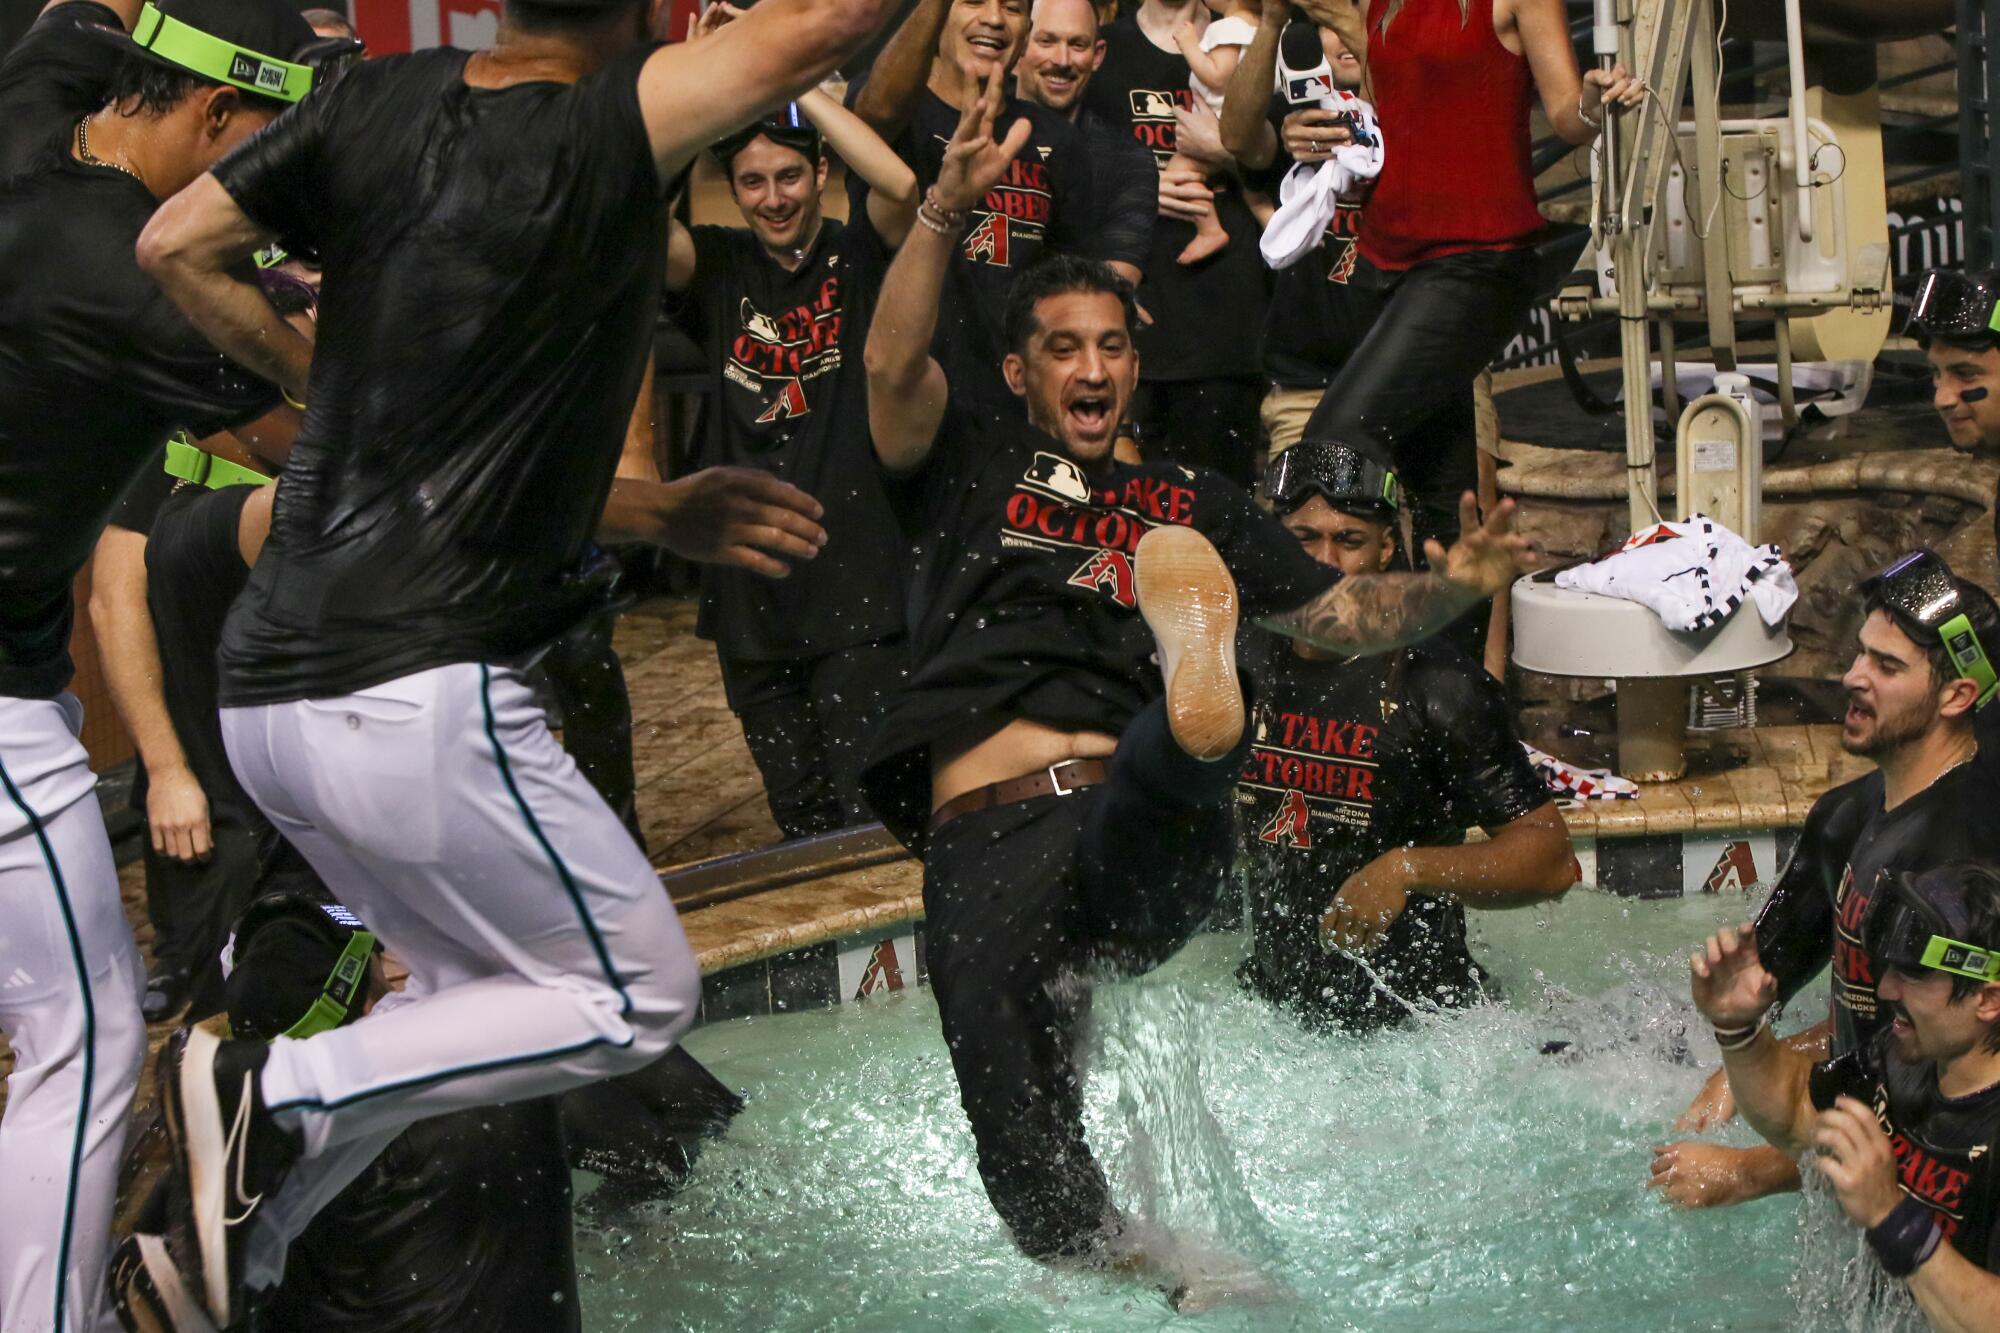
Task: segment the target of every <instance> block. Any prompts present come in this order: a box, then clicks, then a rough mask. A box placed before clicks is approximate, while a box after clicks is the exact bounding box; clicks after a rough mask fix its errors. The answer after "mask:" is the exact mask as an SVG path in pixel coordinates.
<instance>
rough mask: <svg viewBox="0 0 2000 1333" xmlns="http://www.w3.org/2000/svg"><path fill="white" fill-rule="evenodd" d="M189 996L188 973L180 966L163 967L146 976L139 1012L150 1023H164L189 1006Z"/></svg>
mask: <svg viewBox="0 0 2000 1333" xmlns="http://www.w3.org/2000/svg"><path fill="white" fill-rule="evenodd" d="M187 998H188V974H187V973H186V972H183V971H181V970H180V969H179V968H162V969H161V970H160V971H158V972H155V973H154V974H153V975H152V976H150V977H147V978H146V993H145V995H144V996H142V997H141V998H140V1000H139V1014H140V1016H141V1017H143V1018H144V1019H145V1020H146V1021H147V1022H148V1023H164V1022H166V1021H167V1020H168V1019H169V1018H172V1017H173V1016H174V1015H175V1014H177V1013H179V1012H180V1011H181V1010H182V1009H183V1008H185V1007H186V1006H187Z"/></svg>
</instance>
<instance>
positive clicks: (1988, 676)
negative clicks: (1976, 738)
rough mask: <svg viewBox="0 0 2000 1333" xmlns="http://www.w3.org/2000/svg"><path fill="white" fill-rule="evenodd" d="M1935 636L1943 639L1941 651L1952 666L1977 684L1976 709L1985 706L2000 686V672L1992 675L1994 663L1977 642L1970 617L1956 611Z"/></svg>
mask: <svg viewBox="0 0 2000 1333" xmlns="http://www.w3.org/2000/svg"><path fill="white" fill-rule="evenodd" d="M1937 632H1938V638H1940V639H1941V640H1943V641H1944V650H1945V652H1946V653H1947V654H1948V655H1949V656H1950V657H1951V661H1952V665H1953V666H1956V667H1957V668H1958V672H1959V674H1960V675H1962V676H1964V677H1966V678H1967V679H1968V680H1970V681H1972V682H1973V683H1974V684H1975V685H1977V686H1979V701H1978V702H1977V703H1976V704H1974V705H1973V707H1975V708H1984V707H1986V705H1987V704H1988V703H1989V702H1990V701H1991V700H1992V698H1993V692H1994V690H1995V689H1996V688H2000V675H1995V674H1994V671H1993V663H1992V662H1991V661H1990V660H1989V659H1988V658H1987V656H1986V649H1985V647H1984V646H1982V645H1981V644H1980V642H1979V635H1978V634H1976V633H1974V632H1973V629H1972V618H1971V617H1970V616H1967V615H1964V614H1962V613H1961V614H1959V615H1956V616H1953V617H1952V618H1951V619H1950V620H1947V621H1945V622H1944V624H1942V625H1939V626H1938V629H1937Z"/></svg>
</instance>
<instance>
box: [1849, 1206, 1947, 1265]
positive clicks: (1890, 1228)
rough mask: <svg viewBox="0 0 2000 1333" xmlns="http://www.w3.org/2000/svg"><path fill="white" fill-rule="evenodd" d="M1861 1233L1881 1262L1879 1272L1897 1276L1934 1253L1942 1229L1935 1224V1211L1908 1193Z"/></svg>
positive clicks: (1942, 1236) (1942, 1231)
mask: <svg viewBox="0 0 2000 1333" xmlns="http://www.w3.org/2000/svg"><path fill="white" fill-rule="evenodd" d="M1864 1234H1866V1235H1867V1237H1868V1244H1869V1247H1870V1248H1871V1249H1873V1250H1874V1251H1875V1257H1876V1258H1877V1259H1879V1260H1881V1262H1882V1271H1884V1272H1885V1273H1887V1274H1888V1275H1889V1276H1890V1277H1898V1278H1901V1277H1908V1276H1909V1275H1910V1274H1912V1273H1914V1272H1916V1271H1917V1268H1918V1267H1919V1266H1920V1265H1921V1264H1922V1263H1923V1262H1924V1260H1926V1259H1928V1258H1930V1257H1931V1256H1932V1255H1933V1254H1936V1253H1937V1247H1938V1245H1939V1244H1940V1243H1942V1242H1943V1240H1944V1228H1943V1227H1941V1226H1939V1225H1938V1219H1937V1214H1936V1213H1934V1212H1932V1211H1931V1210H1930V1209H1928V1208H1926V1207H1924V1206H1923V1205H1922V1204H1921V1203H1918V1202H1917V1200H1916V1197H1915V1196H1914V1195H1909V1194H1905V1195H1904V1196H1903V1198H1902V1201H1901V1202H1900V1203H1898V1204H1897V1205H1896V1206H1895V1207H1894V1208H1891V1209H1890V1210H1889V1215H1888V1216H1887V1217H1885V1218H1883V1219H1882V1220H1881V1221H1880V1222H1878V1223H1876V1224H1875V1225H1874V1226H1872V1227H1869V1228H1868V1230H1867V1232H1866V1233H1864Z"/></svg>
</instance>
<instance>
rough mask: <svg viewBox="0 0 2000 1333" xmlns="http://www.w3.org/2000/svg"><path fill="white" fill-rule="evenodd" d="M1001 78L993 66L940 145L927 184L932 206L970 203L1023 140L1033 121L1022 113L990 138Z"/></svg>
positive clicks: (955, 208)
mask: <svg viewBox="0 0 2000 1333" xmlns="http://www.w3.org/2000/svg"><path fill="white" fill-rule="evenodd" d="M1004 78H1005V76H1004V75H1003V74H1002V72H1001V71H1000V70H998V69H995V70H994V71H992V73H990V74H988V75H987V76H986V84H985V87H984V88H983V89H981V91H980V94H979V96H977V97H975V98H973V99H972V100H971V101H969V102H967V103H966V104H965V110H964V111H963V112H962V113H960V115H959V117H958V129H957V131H956V132H955V133H953V135H952V136H951V142H950V143H948V144H946V145H945V149H944V165H943V166H942V167H940V168H939V169H938V178H937V184H936V185H933V186H932V187H931V189H932V191H933V194H932V198H933V200H934V202H935V205H936V207H938V208H942V209H945V210H946V211H948V212H953V213H963V212H965V211H966V210H967V209H969V208H972V207H973V206H974V205H976V204H977V203H978V202H979V201H980V200H982V199H984V198H985V197H986V192H987V191H988V190H990V189H992V188H993V187H994V186H995V185H997V184H999V182H1000V178H1001V177H1002V176H1004V175H1006V174H1007V166H1008V164H1009V163H1011V162H1012V161H1013V160H1014V159H1015V158H1016V157H1017V156H1019V154H1020V152H1021V150H1022V149H1023V148H1025V147H1027V146H1028V136H1029V135H1030V134H1031V133H1033V132H1034V125H1033V124H1032V123H1031V122H1030V121H1029V120H1028V118H1027V117H1026V116H1023V117H1021V118H1020V119H1019V120H1017V121H1015V122H1014V124H1013V126H1012V127H1011V128H1010V129H1009V130H1008V131H1007V137H1006V138H1005V139H1003V140H1001V141H999V142H998V143H996V142H994V139H993V122H994V121H995V120H997V119H999V116H1000V112H1001V109H1002V108H1003V107H1005V106H1006V105H1007V93H1006V86H1005V83H1004Z"/></svg>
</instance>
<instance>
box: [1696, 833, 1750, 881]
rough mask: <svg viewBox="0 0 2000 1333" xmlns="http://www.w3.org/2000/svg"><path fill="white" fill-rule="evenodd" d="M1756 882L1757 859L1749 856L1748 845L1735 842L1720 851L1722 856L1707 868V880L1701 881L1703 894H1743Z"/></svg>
mask: <svg viewBox="0 0 2000 1333" xmlns="http://www.w3.org/2000/svg"><path fill="white" fill-rule="evenodd" d="M1756 882H1757V858H1756V857H1755V856H1754V855H1752V854H1751V851H1750V844H1749V843H1747V842H1742V841H1737V842H1732V843H1730V844H1729V845H1728V846H1727V847H1724V848H1723V849H1722V855H1720V856H1718V857H1716V858H1715V864H1714V865H1713V866H1711V867H1710V868H1709V872H1708V878H1707V879H1705V880H1703V881H1702V885H1701V891H1702V892H1703V893H1721V892H1722V891H1723V890H1724V889H1733V890H1734V891H1736V892H1737V893H1743V892H1745V891H1746V890H1748V889H1749V887H1750V886H1751V885H1752V884H1755V883H1756Z"/></svg>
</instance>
